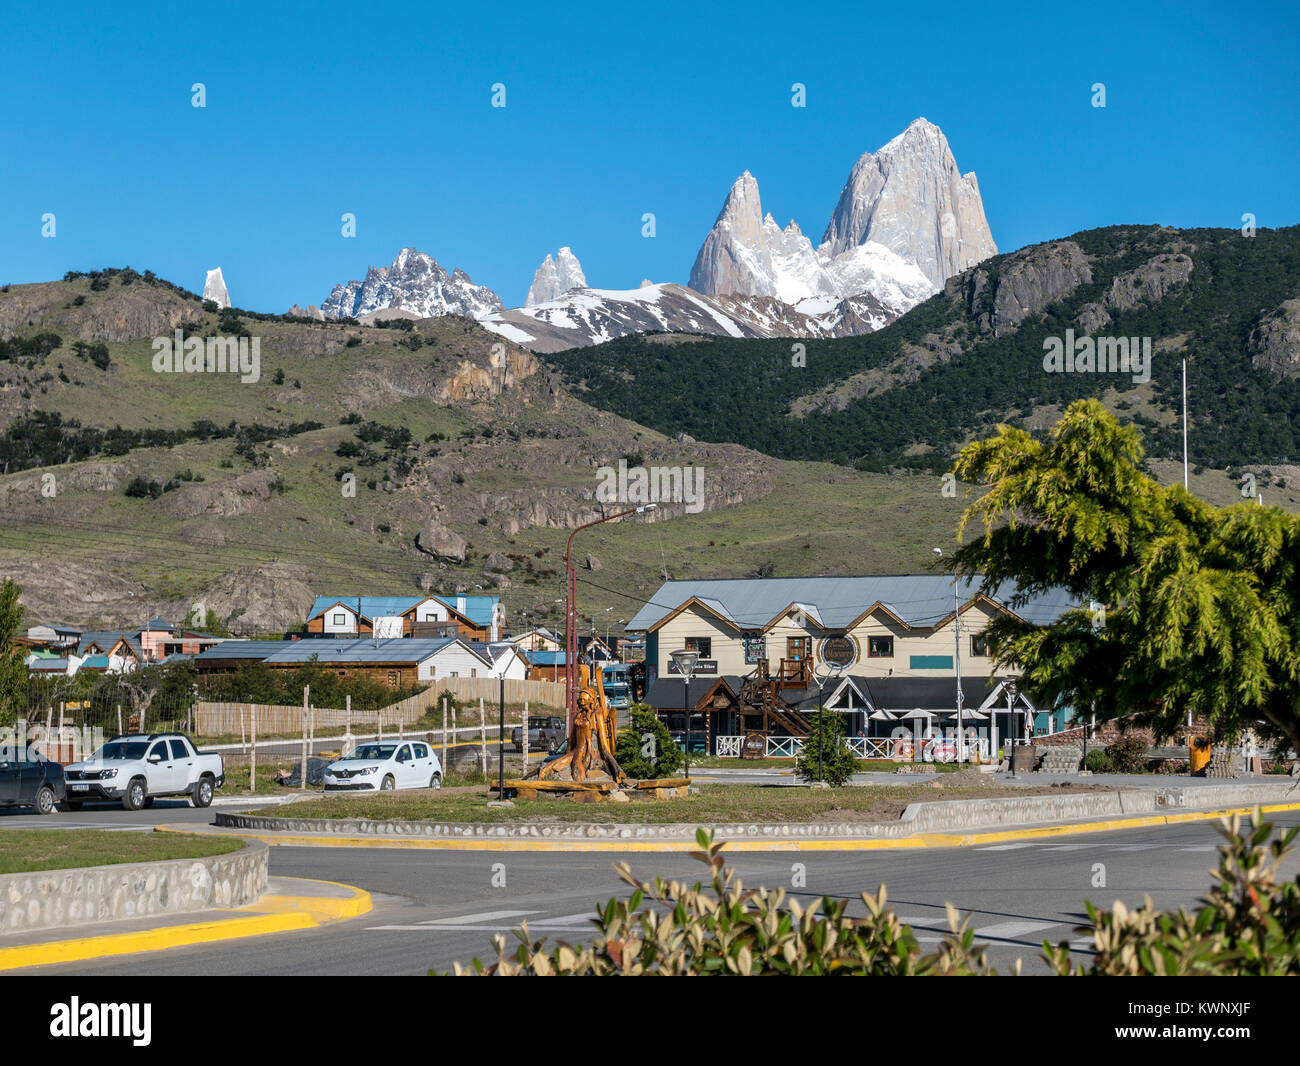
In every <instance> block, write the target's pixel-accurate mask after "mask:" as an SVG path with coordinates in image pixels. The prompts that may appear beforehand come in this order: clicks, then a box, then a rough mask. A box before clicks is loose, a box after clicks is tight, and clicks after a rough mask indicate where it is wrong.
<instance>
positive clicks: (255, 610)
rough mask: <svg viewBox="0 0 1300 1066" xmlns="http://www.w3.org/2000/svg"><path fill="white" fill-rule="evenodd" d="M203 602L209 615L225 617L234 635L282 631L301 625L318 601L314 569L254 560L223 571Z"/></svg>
mask: <svg viewBox="0 0 1300 1066" xmlns="http://www.w3.org/2000/svg"><path fill="white" fill-rule="evenodd" d="M200 601H201V602H202V604H203V607H204V610H205V611H206V612H207V614H208V616H209V617H212V616H214V615H215V616H217V617H220V618H224V619H226V620H227V621H226V624H227V625H228V626H229V627H230V632H231V633H232V634H233V635H235V636H249V635H252V634H254V633H279V632H283V631H284V630H286V629H288V628H289V627H290V626H297V625H301V624H302V620H303V619H304V618H306V617H307V613H308V611H310V610H311V606H312V604H313V603H314V602H315V595H314V594H313V593H312V590H311V572H310V571H309V570H308V569H307V568H306V567H304V566H294V565H292V564H289V563H255V564H252V565H249V566H243V567H240V568H239V569H238V570H232V571H230V572H229V573H226V574H223V575H222V576H221V577H219V578H218V579H217V580H216V581H214V582H213V583H212V584H211V585H209V586H208V587H207V588H206V589H204V591H203V594H202V596H201V597H200Z"/></svg>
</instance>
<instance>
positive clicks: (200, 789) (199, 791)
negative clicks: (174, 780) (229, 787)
mask: <svg viewBox="0 0 1300 1066" xmlns="http://www.w3.org/2000/svg"><path fill="white" fill-rule="evenodd" d="M190 802H191V803H192V804H194V806H196V807H211V806H212V778H210V777H200V778H199V783H198V784H197V785H195V786H194V791H193V792H192V793H190Z"/></svg>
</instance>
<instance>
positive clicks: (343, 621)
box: [332, 614, 348, 626]
mask: <svg viewBox="0 0 1300 1066" xmlns="http://www.w3.org/2000/svg"><path fill="white" fill-rule="evenodd" d="M332 624H333V625H336V626H345V625H347V624H348V616H347V615H345V614H336V615H335V616H334V621H333V623H332Z"/></svg>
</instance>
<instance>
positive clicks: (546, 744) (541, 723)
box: [510, 718, 569, 751]
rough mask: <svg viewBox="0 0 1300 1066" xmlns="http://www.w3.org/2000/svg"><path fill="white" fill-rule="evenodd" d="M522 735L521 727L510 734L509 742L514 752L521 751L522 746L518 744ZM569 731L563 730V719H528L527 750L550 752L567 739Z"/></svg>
mask: <svg viewBox="0 0 1300 1066" xmlns="http://www.w3.org/2000/svg"><path fill="white" fill-rule="evenodd" d="M522 735H523V727H522V726H515V728H514V732H512V733H511V734H510V740H511V742H512V743H513V744H514V746H515V751H523V750H524V748H523V744H522V743H520V741H521V739H522ZM568 735H569V731H568V729H567V728H565V721H564V719H563V718H529V719H528V750H529V751H552V750H554V748H555V746H556V745H557V744H559V743H561V742H562V741H564V740H566V739H567V738H568Z"/></svg>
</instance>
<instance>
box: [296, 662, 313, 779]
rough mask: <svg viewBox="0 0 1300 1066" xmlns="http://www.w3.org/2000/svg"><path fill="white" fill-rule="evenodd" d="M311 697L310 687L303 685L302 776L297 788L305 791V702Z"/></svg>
mask: <svg viewBox="0 0 1300 1066" xmlns="http://www.w3.org/2000/svg"><path fill="white" fill-rule="evenodd" d="M310 695H311V686H310V685H303V687H302V776H301V777H300V779H299V781H298V787H299V788H300V789H305V788H306V787H307V700H308V697H309V696H310Z"/></svg>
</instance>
